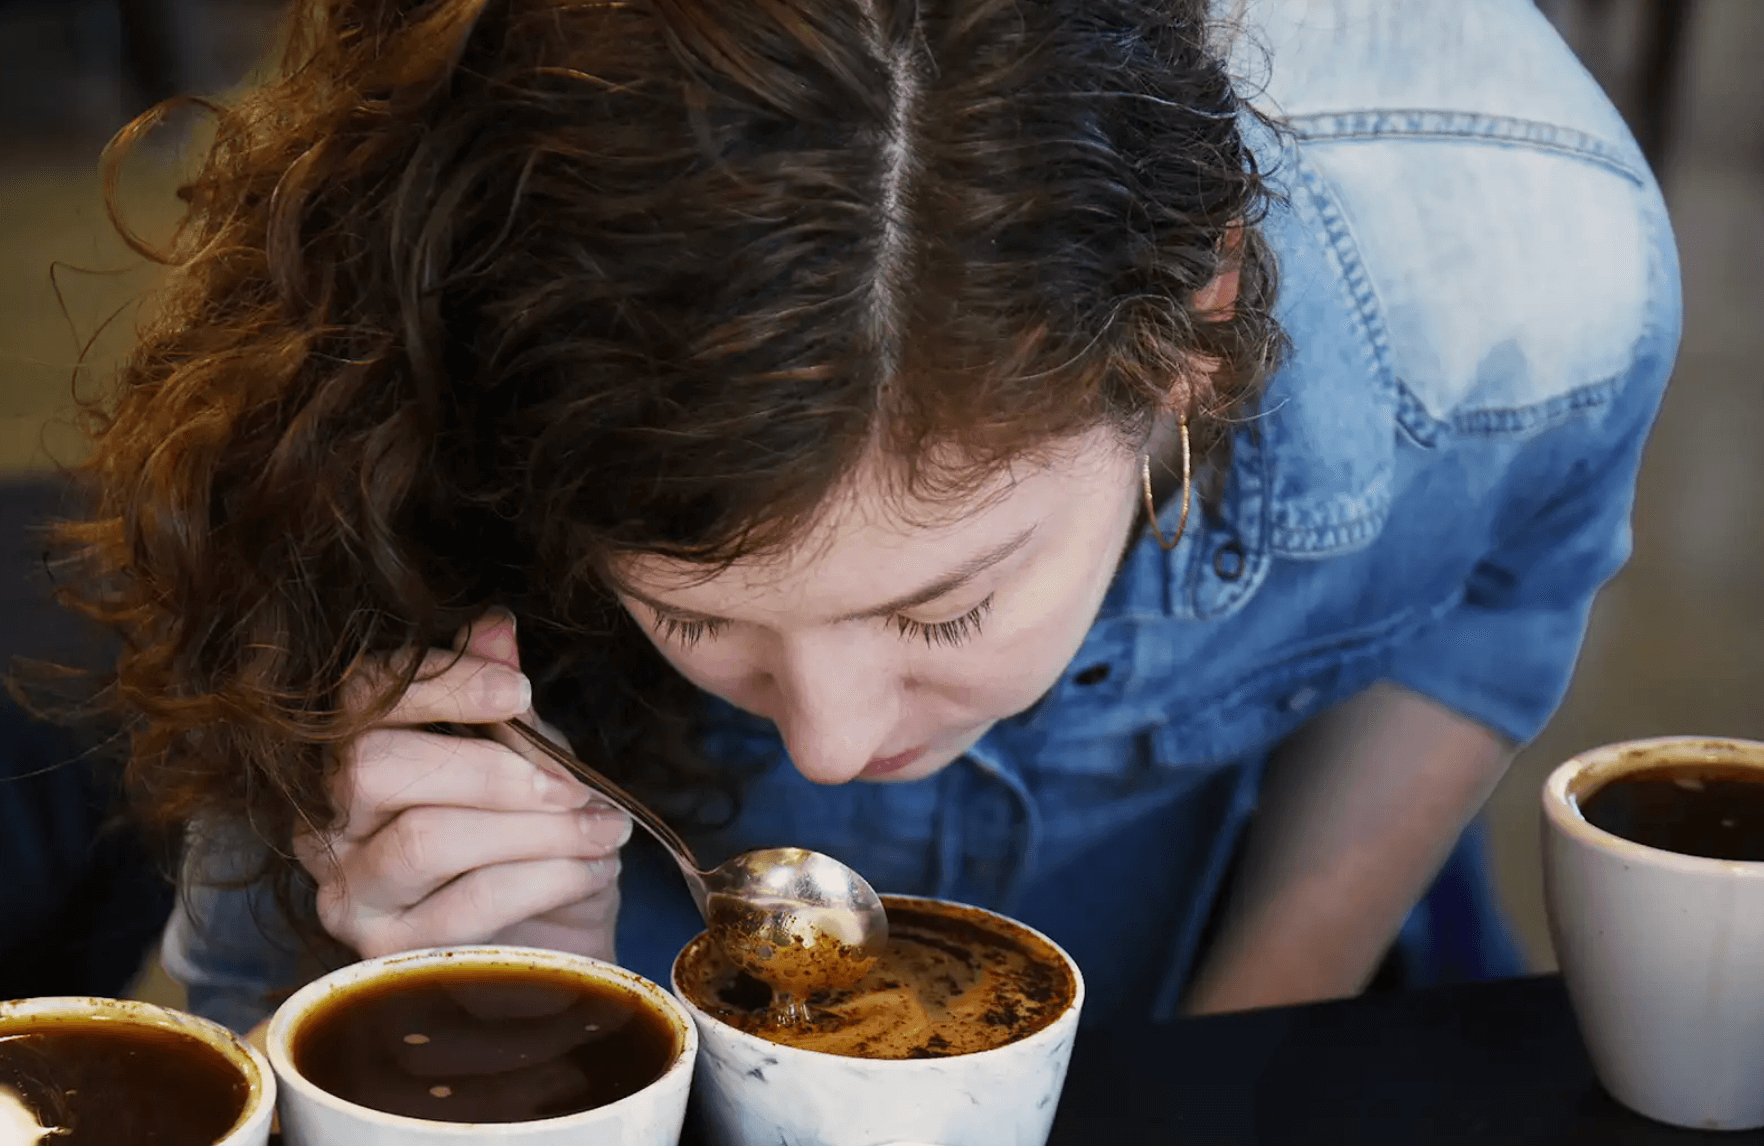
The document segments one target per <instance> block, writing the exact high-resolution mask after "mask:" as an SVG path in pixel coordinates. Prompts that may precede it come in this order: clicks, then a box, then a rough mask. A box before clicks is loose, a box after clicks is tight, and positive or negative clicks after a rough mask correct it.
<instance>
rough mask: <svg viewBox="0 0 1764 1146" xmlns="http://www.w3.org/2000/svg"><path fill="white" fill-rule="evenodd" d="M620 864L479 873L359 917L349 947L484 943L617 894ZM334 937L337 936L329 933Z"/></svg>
mask: <svg viewBox="0 0 1764 1146" xmlns="http://www.w3.org/2000/svg"><path fill="white" fill-rule="evenodd" d="M618 878H619V861H618V860H617V859H616V858H610V859H600V860H577V859H547V860H527V861H525V862H523V863H506V864H497V865H496V866H494V867H484V868H478V869H477V870H476V871H471V872H468V873H466V874H465V875H462V876H460V877H459V878H458V879H456V880H454V881H453V882H452V883H449V884H447V885H446V886H445V887H443V888H441V889H440V890H439V891H437V892H435V894H433V895H431V896H429V898H427V899H425V900H423V901H422V902H421V903H419V904H417V905H416V906H415V907H412V908H409V909H408V910H406V911H402V912H392V913H379V914H363V915H361V916H359V917H357V918H355V919H353V920H350V921H348V923H347V929H348V930H349V931H350V932H351V934H350V935H349V936H343V935H338V938H340V939H343V940H344V941H345V942H350V943H351V944H352V945H353V946H354V947H355V948H356V950H358V951H360V952H361V953H362V955H363V956H364V957H366V958H373V957H375V956H377V955H390V954H394V953H396V952H399V951H409V950H411V949H413V948H417V947H442V946H449V945H452V944H456V943H482V942H484V941H485V940H487V939H489V938H490V937H491V936H492V935H495V934H496V933H497V932H499V931H501V930H503V929H504V928H506V927H509V926H512V925H513V924H515V923H518V922H519V921H521V920H523V919H529V918H531V917H532V916H535V915H542V914H544V913H545V912H548V911H552V910H554V909H556V908H558V907H561V906H563V905H564V904H566V903H574V902H576V901H577V900H580V899H586V898H588V897H589V896H591V895H597V894H599V893H601V892H605V891H607V890H608V889H609V888H611V889H614V890H615V893H616V889H617V886H618ZM333 934H336V932H333Z"/></svg>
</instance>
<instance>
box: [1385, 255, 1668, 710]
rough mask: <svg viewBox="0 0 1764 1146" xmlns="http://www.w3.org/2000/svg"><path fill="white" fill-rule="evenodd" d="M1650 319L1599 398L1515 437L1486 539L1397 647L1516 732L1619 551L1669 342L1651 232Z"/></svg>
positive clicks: (1564, 656)
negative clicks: (1444, 599)
mask: <svg viewBox="0 0 1764 1146" xmlns="http://www.w3.org/2000/svg"><path fill="white" fill-rule="evenodd" d="M1662 243H1663V248H1664V250H1663V253H1662V255H1661V257H1660V259H1659V265H1658V266H1657V268H1656V273H1655V279H1656V285H1655V289H1654V291H1653V294H1654V298H1653V302H1652V305H1651V306H1650V308H1649V321H1648V326H1647V329H1645V330H1644V331H1642V332H1640V333H1639V337H1638V339H1637V341H1636V349H1635V354H1634V355H1633V357H1632V359H1631V362H1630V366H1629V369H1628V370H1627V372H1626V373H1625V374H1624V375H1623V376H1622V377H1621V378H1618V379H1615V380H1613V381H1614V383H1615V385H1614V386H1613V387H1612V389H1613V396H1612V397H1611V399H1610V400H1609V401H1608V402H1607V403H1605V404H1604V406H1603V408H1602V410H1599V411H1594V412H1592V413H1591V414H1584V415H1581V416H1578V417H1575V418H1572V419H1569V420H1567V421H1565V422H1563V423H1562V424H1559V425H1557V426H1555V427H1554V428H1552V429H1549V430H1546V431H1544V432H1543V433H1540V434H1539V435H1537V436H1536V437H1534V438H1533V439H1531V440H1530V441H1528V442H1526V443H1525V444H1524V446H1523V447H1521V448H1520V449H1519V451H1518V452H1517V454H1516V455H1515V457H1514V460H1513V462H1512V464H1511V466H1510V468H1509V470H1508V472H1507V475H1506V477H1505V480H1504V481H1503V482H1502V483H1501V485H1500V487H1499V488H1500V489H1501V491H1502V499H1503V503H1504V504H1503V505H1502V507H1501V510H1500V512H1499V513H1498V514H1497V515H1496V517H1495V519H1494V526H1493V533H1492V536H1491V538H1490V541H1489V548H1488V549H1487V551H1486V552H1485V553H1484V555H1483V556H1482V557H1481V558H1480V560H1478V561H1477V563H1476V564H1475V566H1474V568H1473V569H1472V571H1471V573H1470V576H1469V577H1468V579H1467V581H1466V583H1465V584H1464V586H1463V594H1462V597H1461V599H1460V601H1459V603H1458V604H1457V605H1456V607H1454V608H1452V609H1451V610H1450V611H1449V612H1447V613H1446V614H1445V615H1444V616H1443V617H1442V618H1441V619H1440V620H1439V621H1438V622H1437V623H1435V624H1434V625H1432V626H1430V627H1429V628H1427V629H1425V630H1424V631H1423V632H1422V633H1420V634H1419V635H1418V636H1417V638H1416V639H1414V640H1412V641H1410V642H1407V643H1405V645H1403V646H1402V647H1401V648H1399V649H1398V650H1396V652H1395V654H1394V657H1393V661H1392V663H1391V665H1390V668H1389V676H1390V678H1391V679H1392V680H1394V681H1395V682H1396V683H1398V684H1401V685H1403V686H1404V687H1406V688H1410V689H1412V690H1414V691H1416V692H1419V693H1421V694H1422V695H1425V696H1429V697H1432V698H1433V699H1435V700H1437V701H1439V702H1440V703H1442V704H1444V705H1446V706H1447V707H1449V708H1451V709H1454V710H1455V711H1457V712H1460V713H1462V714H1464V715H1465V716H1468V717H1470V718H1471V719H1473V720H1476V721H1477V722H1479V723H1481V724H1484V725H1486V726H1488V727H1489V728H1491V729H1494V730H1495V731H1497V732H1499V733H1501V734H1502V735H1503V736H1506V737H1508V738H1509V739H1511V740H1512V741H1514V742H1515V743H1521V744H1522V743H1525V742H1526V741H1529V740H1531V739H1532V738H1533V737H1535V736H1536V735H1537V734H1538V733H1539V732H1540V731H1541V730H1542V729H1543V726H1544V724H1545V723H1546V722H1547V721H1548V720H1549V718H1550V716H1551V715H1552V714H1553V713H1554V712H1555V710H1556V707H1557V706H1558V705H1559V704H1560V703H1561V701H1562V697H1563V695H1564V694H1565V693H1566V692H1567V688H1568V681H1569V678H1570V676H1571V675H1572V674H1573V671H1574V664H1575V660H1576V659H1577V657H1578V656H1579V653H1580V647H1581V642H1582V640H1583V638H1584V637H1585V635H1586V626H1587V619H1588V616H1589V615H1590V612H1591V609H1592V602H1593V598H1594V596H1595V595H1596V594H1597V592H1598V590H1599V589H1600V587H1601V586H1603V585H1604V584H1605V582H1606V581H1608V580H1609V579H1610V578H1611V577H1612V576H1613V575H1614V574H1615V573H1616V572H1617V571H1618V570H1619V569H1620V568H1621V567H1622V565H1623V563H1624V562H1625V561H1626V560H1627V559H1628V557H1629V553H1630V549H1631V533H1630V512H1631V509H1632V507H1633V504H1634V500H1635V483H1636V475H1637V471H1638V469H1639V466H1640V463H1641V456H1642V448H1643V445H1644V443H1645V442H1646V439H1647V435H1648V430H1649V428H1650V427H1651V426H1652V424H1653V420H1654V415H1655V413H1656V412H1657V410H1658V408H1659V404H1660V399H1661V395H1662V393H1663V391H1664V389H1665V385H1666V380H1667V377H1668V376H1669V375H1670V373H1671V370H1672V363H1673V359H1674V357H1675V356H1676V354H1677V349H1678V339H1679V331H1680V326H1681V319H1682V304H1681V303H1680V300H1679V293H1678V274H1677V264H1676V259H1675V257H1674V256H1673V254H1672V250H1671V239H1670V236H1669V235H1668V236H1666V237H1664V238H1663V240H1662Z"/></svg>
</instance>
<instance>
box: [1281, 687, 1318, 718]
mask: <svg viewBox="0 0 1764 1146" xmlns="http://www.w3.org/2000/svg"><path fill="white" fill-rule="evenodd" d="M1320 695H1321V694H1320V693H1319V692H1318V691H1317V690H1316V689H1314V688H1312V687H1311V686H1310V685H1308V684H1307V685H1305V686H1304V687H1303V688H1300V689H1299V690H1297V691H1296V692H1294V693H1292V694H1291V695H1290V696H1288V697H1287V698H1286V699H1285V700H1283V701H1281V702H1280V707H1281V708H1284V709H1285V710H1286V711H1288V712H1302V711H1303V710H1305V709H1307V708H1309V707H1311V706H1312V705H1313V704H1315V703H1317V697H1318V696H1320Z"/></svg>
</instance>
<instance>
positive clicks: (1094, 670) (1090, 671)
mask: <svg viewBox="0 0 1764 1146" xmlns="http://www.w3.org/2000/svg"><path fill="white" fill-rule="evenodd" d="M1108 679H1109V666H1108V665H1106V664H1100V665H1091V666H1090V667H1089V668H1087V669H1082V670H1080V671H1079V673H1078V675H1077V676H1074V677H1073V678H1072V680H1073V682H1074V683H1076V684H1082V685H1086V686H1088V685H1093V684H1101V683H1102V682H1103V681H1105V680H1108Z"/></svg>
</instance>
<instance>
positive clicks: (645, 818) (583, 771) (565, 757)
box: [503, 718, 704, 891]
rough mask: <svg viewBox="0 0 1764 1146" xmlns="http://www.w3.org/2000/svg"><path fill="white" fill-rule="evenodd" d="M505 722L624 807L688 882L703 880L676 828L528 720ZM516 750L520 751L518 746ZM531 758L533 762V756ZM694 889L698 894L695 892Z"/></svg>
mask: <svg viewBox="0 0 1764 1146" xmlns="http://www.w3.org/2000/svg"><path fill="white" fill-rule="evenodd" d="M503 723H504V724H506V725H507V726H508V727H509V729H511V730H512V731H513V732H514V734H515V735H516V736H517V737H519V738H520V739H521V740H524V741H526V742H527V743H528V744H529V745H531V746H532V747H533V748H535V749H537V750H538V751H539V752H541V753H543V754H544V755H545V756H546V757H548V758H549V759H551V760H553V761H555V762H556V763H558V764H559V765H561V766H562V767H563V769H564V770H565V771H567V772H568V773H569V774H570V775H572V776H574V777H575V778H576V779H578V780H580V781H582V783H584V784H586V785H588V786H589V787H590V788H593V789H594V790H595V791H596V792H599V793H600V794H601V795H602V796H605V797H606V798H607V799H609V800H611V801H612V802H613V803H615V804H617V805H618V806H619V807H620V808H623V809H624V810H625V811H626V812H627V813H628V814H629V815H630V817H631V818H632V819H633V820H636V821H637V823H638V824H640V825H642V827H643V829H644V830H645V831H647V832H648V833H649V834H650V835H652V836H654V837H655V838H656V839H657V840H659V841H660V842H661V845H662V846H663V847H664V848H667V849H668V850H669V851H670V852H672V853H674V862H676V863H678V864H679V865H680V869H681V870H682V871H684V872H687V873H688V879H689V881H691V880H697V881H699V882H702V881H703V879H704V873H703V872H701V871H699V870H698V857H697V856H695V855H693V854H692V849H691V848H690V847H688V846H687V844H686V841H685V840H683V839H681V838H680V835H679V833H678V832H676V831H674V829H673V828H670V827H668V825H667V823H666V821H664V820H663V819H662V818H661V817H660V816H658V815H656V814H655V813H654V812H652V811H650V810H649V809H648V808H647V807H646V806H645V805H644V804H643V802H642V801H641V800H639V799H637V797H635V796H633V795H631V794H630V793H629V792H627V791H625V790H624V789H623V788H621V787H619V786H618V785H617V784H615V783H613V782H612V781H611V780H609V779H607V778H606V777H605V776H603V775H601V774H600V773H599V772H598V771H596V770H595V769H593V768H590V767H589V766H588V765H586V764H584V763H582V762H581V761H580V760H578V759H576V757H575V754H574V753H570V752H565V751H564V750H563V749H561V748H559V747H558V746H557V745H555V744H553V743H552V742H551V741H550V740H548V739H546V738H545V737H544V736H543V735H541V734H540V733H539V731H538V730H537V729H535V728H533V727H531V726H530V725H528V724H527V723H526V722H525V721H522V720H518V719H512V718H511V719H509V720H506V721H504V722H503ZM516 748H517V751H518V745H517V746H516ZM521 755H523V756H527V755H528V754H527V753H525V752H523V753H521ZM528 758H529V759H531V757H530V756H529V757H528ZM694 890H695V891H696V889H694Z"/></svg>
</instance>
